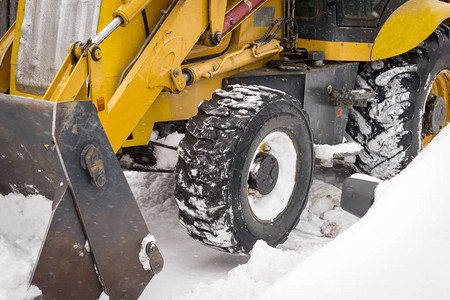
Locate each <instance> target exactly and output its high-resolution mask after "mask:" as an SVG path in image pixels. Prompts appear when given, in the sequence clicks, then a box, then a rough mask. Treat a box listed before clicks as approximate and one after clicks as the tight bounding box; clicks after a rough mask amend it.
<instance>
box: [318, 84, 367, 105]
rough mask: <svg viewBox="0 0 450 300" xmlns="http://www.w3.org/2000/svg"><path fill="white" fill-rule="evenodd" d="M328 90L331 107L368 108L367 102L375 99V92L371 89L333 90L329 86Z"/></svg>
mask: <svg viewBox="0 0 450 300" xmlns="http://www.w3.org/2000/svg"><path fill="white" fill-rule="evenodd" d="M327 90H328V94H329V95H330V103H331V105H334V106H340V107H345V108H352V107H353V106H359V107H366V106H367V101H368V100H370V99H372V98H374V97H375V92H374V91H372V90H369V89H359V90H333V88H332V87H331V86H328V88H327Z"/></svg>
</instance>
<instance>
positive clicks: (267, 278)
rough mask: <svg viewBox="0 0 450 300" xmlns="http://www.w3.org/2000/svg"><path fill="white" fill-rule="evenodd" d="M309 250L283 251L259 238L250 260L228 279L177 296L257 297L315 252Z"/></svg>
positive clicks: (186, 299)
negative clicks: (303, 251) (305, 251)
mask: <svg viewBox="0 0 450 300" xmlns="http://www.w3.org/2000/svg"><path fill="white" fill-rule="evenodd" d="M307 252H308V253H302V252H296V251H291V250H286V251H282V250H279V249H275V248H272V247H270V246H268V245H267V244H266V243H265V242H263V241H258V242H257V243H256V244H255V246H254V247H253V250H252V252H251V257H250V260H249V261H248V263H247V264H244V265H240V266H238V267H236V268H234V269H232V270H231V271H230V272H229V273H228V279H227V280H223V279H221V280H216V281H215V282H214V283H212V284H211V285H206V284H204V283H201V284H198V285H196V286H195V287H194V288H193V290H192V291H191V293H189V294H188V295H186V296H184V297H181V298H175V299H184V300H190V299H192V300H194V299H195V300H203V299H204V300H210V299H215V300H221V299H223V300H228V299H233V298H234V299H250V298H253V297H254V296H256V295H258V294H259V293H260V291H262V290H264V289H265V288H267V287H268V286H270V285H271V284H273V282H275V281H276V280H277V279H278V278H279V277H280V276H282V275H284V274H285V273H287V272H288V271H290V270H291V269H292V268H293V267H294V266H296V265H297V264H299V263H300V262H301V261H302V260H303V259H305V258H306V257H307V256H308V255H309V254H310V253H311V251H307Z"/></svg>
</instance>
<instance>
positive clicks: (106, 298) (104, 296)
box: [97, 292, 109, 300]
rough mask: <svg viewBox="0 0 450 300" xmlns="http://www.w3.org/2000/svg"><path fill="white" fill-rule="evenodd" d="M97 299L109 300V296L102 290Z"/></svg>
mask: <svg viewBox="0 0 450 300" xmlns="http://www.w3.org/2000/svg"><path fill="white" fill-rule="evenodd" d="M97 300H109V296H108V295H107V294H106V293H105V292H102V293H101V295H100V297H98V299H97Z"/></svg>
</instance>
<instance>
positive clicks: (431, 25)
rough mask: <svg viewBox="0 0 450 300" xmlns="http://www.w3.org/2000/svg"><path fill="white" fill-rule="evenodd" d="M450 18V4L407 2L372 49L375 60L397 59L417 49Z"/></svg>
mask: <svg viewBox="0 0 450 300" xmlns="http://www.w3.org/2000/svg"><path fill="white" fill-rule="evenodd" d="M447 18H450V4H449V3H445V2H442V1H440V0H410V1H408V2H406V3H405V4H403V5H402V6H400V7H399V8H398V9H397V10H396V11H395V12H394V13H393V14H392V15H391V16H390V17H389V19H388V20H387V21H386V23H384V25H383V27H382V28H381V30H380V32H379V33H378V36H377V38H376V40H375V43H374V46H373V48H372V53H371V60H378V59H385V58H388V57H393V56H396V55H399V54H402V53H405V52H407V51H409V50H411V49H413V48H415V47H416V46H418V45H419V44H420V43H421V42H423V41H424V40H425V39H426V38H427V37H428V36H430V34H431V33H433V31H434V30H435V29H436V28H437V27H438V26H439V24H441V23H442V22H443V21H444V20H445V19H447Z"/></svg>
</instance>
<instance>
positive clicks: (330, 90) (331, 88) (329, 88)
mask: <svg viewBox="0 0 450 300" xmlns="http://www.w3.org/2000/svg"><path fill="white" fill-rule="evenodd" d="M332 91H333V87H332V86H331V85H329V86H327V93H328V94H331V92H332Z"/></svg>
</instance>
